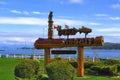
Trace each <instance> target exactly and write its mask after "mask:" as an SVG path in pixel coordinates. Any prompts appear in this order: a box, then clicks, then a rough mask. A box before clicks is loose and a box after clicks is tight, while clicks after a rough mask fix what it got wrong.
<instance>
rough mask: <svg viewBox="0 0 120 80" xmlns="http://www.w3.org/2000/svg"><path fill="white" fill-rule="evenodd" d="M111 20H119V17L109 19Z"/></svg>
mask: <svg viewBox="0 0 120 80" xmlns="http://www.w3.org/2000/svg"><path fill="white" fill-rule="evenodd" d="M110 19H111V20H120V17H110Z"/></svg>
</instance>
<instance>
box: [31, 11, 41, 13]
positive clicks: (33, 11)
mask: <svg viewBox="0 0 120 80" xmlns="http://www.w3.org/2000/svg"><path fill="white" fill-rule="evenodd" d="M32 13H33V14H41V13H40V12H38V11H33V12H32Z"/></svg>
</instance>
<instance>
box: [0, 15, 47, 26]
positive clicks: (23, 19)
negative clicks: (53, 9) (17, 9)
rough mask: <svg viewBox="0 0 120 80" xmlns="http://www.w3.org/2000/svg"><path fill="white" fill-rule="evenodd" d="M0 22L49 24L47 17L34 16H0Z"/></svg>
mask: <svg viewBox="0 0 120 80" xmlns="http://www.w3.org/2000/svg"><path fill="white" fill-rule="evenodd" d="M0 24H24V25H47V19H45V18H34V17H0Z"/></svg>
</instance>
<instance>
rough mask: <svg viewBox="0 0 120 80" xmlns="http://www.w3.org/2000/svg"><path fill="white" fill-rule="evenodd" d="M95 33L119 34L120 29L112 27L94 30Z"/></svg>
mask: <svg viewBox="0 0 120 80" xmlns="http://www.w3.org/2000/svg"><path fill="white" fill-rule="evenodd" d="M96 31H99V32H120V29H118V28H113V27H112V28H103V29H96Z"/></svg>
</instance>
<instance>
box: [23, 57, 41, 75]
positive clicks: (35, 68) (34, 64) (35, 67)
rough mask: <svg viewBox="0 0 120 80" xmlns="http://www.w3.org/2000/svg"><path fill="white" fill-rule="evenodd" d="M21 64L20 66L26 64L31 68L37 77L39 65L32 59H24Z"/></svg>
mask: <svg viewBox="0 0 120 80" xmlns="http://www.w3.org/2000/svg"><path fill="white" fill-rule="evenodd" d="M21 63H22V64H27V65H29V66H30V67H31V68H33V70H34V74H35V75H37V74H38V73H39V69H40V65H39V62H38V61H36V60H32V59H26V60H24V61H22V62H21Z"/></svg>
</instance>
